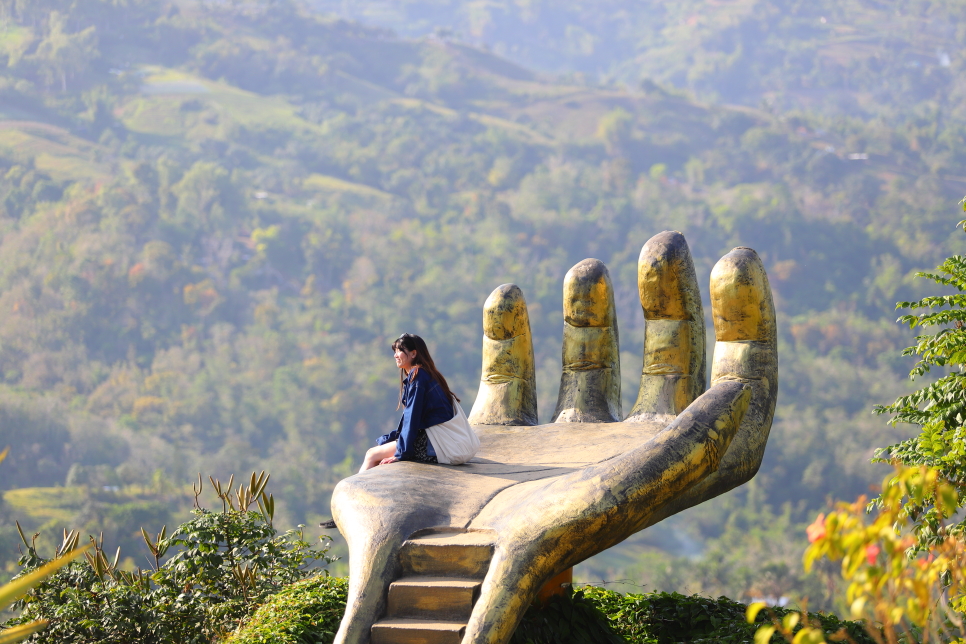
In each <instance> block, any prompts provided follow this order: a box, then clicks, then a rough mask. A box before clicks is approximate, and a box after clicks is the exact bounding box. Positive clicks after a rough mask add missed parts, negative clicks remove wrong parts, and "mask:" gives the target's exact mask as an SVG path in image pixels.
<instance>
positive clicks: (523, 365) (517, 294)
mask: <svg viewBox="0 0 966 644" xmlns="http://www.w3.org/2000/svg"><path fill="white" fill-rule="evenodd" d="M469 422H470V423H471V424H473V425H536V424H537V387H536V376H535V371H534V365H533V338H532V336H531V335H530V316H529V314H528V313H527V303H526V300H524V298H523V291H521V290H520V287H518V286H517V285H516V284H503V285H501V286H498V287H497V288H496V289H494V291H493V292H492V293H490V296H489V297H488V298H486V302H485V303H484V304H483V371H482V375H481V376H480V390H479V393H478V394H477V396H476V401H475V402H474V403H473V409H472V411H470V415H469Z"/></svg>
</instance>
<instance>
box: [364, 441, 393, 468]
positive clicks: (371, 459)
mask: <svg viewBox="0 0 966 644" xmlns="http://www.w3.org/2000/svg"><path fill="white" fill-rule="evenodd" d="M395 453H396V441H392V442H391V443H386V444H385V445H376V446H375V447H370V448H369V449H368V451H366V457H365V459H363V461H362V467H360V468H359V473H360V474H361V473H362V472H365V471H366V470H371V469H372V468H374V467H375V466H376V465H379V462H380V461H381V460H382V459H384V458H389V457H390V456H392V455H393V454H395Z"/></svg>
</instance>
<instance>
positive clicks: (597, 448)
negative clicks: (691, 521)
mask: <svg viewBox="0 0 966 644" xmlns="http://www.w3.org/2000/svg"><path fill="white" fill-rule="evenodd" d="M638 287H639V291H640V296H641V305H642V307H643V309H644V315H645V319H646V329H645V339H644V366H643V370H642V374H641V386H640V393H639V395H638V399H637V402H636V403H635V405H634V408H633V409H632V410H631V413H630V415H629V416H627V417H626V418H622V414H621V403H620V400H621V396H620V369H619V357H618V356H619V353H618V333H617V323H616V316H615V312H614V297H613V290H612V287H611V283H610V277H609V275H608V272H607V269H606V267H605V266H604V265H603V264H602V263H601V262H599V261H598V260H592V259H589V260H584V261H582V262H580V263H579V264H577V265H576V266H574V267H573V268H572V269H571V270H570V271H569V272H568V273H567V276H566V278H565V280H564V336H563V374H562V377H561V385H560V393H559V396H558V401H557V407H556V411H555V412H554V417H553V420H552V422H551V423H550V424H545V425H536V421H537V404H536V393H535V386H534V365H533V345H532V341H531V337H530V324H529V318H528V316H527V309H526V303H525V302H524V299H523V294H522V293H521V291H520V289H519V288H517V287H516V286H513V285H503V286H500V287H498V288H497V289H496V290H495V291H494V292H493V293H492V294H491V295H490V297H489V298H488V299H487V301H486V304H485V305H484V312H483V330H484V339H483V374H482V378H481V382H480V391H479V394H478V396H477V399H476V402H475V404H474V406H473V410H472V412H471V414H470V417H469V420H470V423H471V424H472V425H473V426H474V429H476V431H477V433H478V435H479V436H480V441H481V449H480V452H479V454H478V456H477V458H475V459H473V460H472V461H471V462H470V463H468V464H466V465H462V466H440V465H426V464H420V463H411V462H403V463H396V464H392V465H389V466H384V467H377V468H375V469H373V470H370V471H368V472H365V473H363V474H359V475H356V476H353V477H350V478H348V479H346V480H344V481H342V482H341V483H340V484H339V485H338V486H337V487H336V490H335V492H334V494H333V498H332V509H333V516H334V517H335V520H336V523H337V524H338V526H339V529H340V530H341V531H342V533H343V534H344V535H345V536H346V538H347V540H348V542H349V556H350V559H349V562H350V584H349V599H348V604H347V609H346V614H345V616H344V618H343V622H342V626H341V628H340V630H339V633H338V635H337V636H336V642H337V644H348V643H353V644H355V643H357V642H358V643H363V642H368V641H370V637H373V639H374V640H376V641H377V642H378V641H385V642H391V641H398V642H418V641H425V642H429V641H456V642H458V641H460V640H462V642H463V643H464V644H483V643H486V644H503V643H504V642H506V641H508V640H509V638H510V636H511V635H512V633H513V629H514V628H515V627H516V625H517V623H518V622H519V620H520V618H521V617H522V615H523V612H524V611H525V610H526V608H527V606H528V605H529V604H530V603H531V602H532V600H533V598H534V597H535V596H536V594H537V592H538V590H539V589H540V587H541V586H542V585H543V584H544V583H545V582H546V581H547V580H549V579H550V578H551V577H553V576H554V575H556V574H558V573H560V572H561V571H564V570H566V569H567V568H569V567H571V566H573V565H574V564H576V563H579V562H580V561H583V560H584V559H586V558H588V557H590V556H592V555H594V554H596V553H598V552H601V551H603V550H605V549H606V548H609V547H611V546H613V545H615V544H617V543H619V542H620V541H622V540H624V539H626V538H627V537H628V536H630V535H632V534H634V533H635V532H637V531H639V530H642V529H644V528H646V527H648V526H650V525H653V524H655V523H657V522H658V521H660V520H662V519H664V518H666V517H668V516H670V515H672V514H674V513H676V512H679V511H681V510H684V509H686V508H688V507H691V506H693V505H696V504H698V503H701V502H703V501H705V500H707V499H710V498H712V497H714V496H717V495H719V494H721V493H723V492H726V491H728V490H730V489H732V488H734V487H736V486H738V485H740V484H742V483H744V482H745V481H747V480H749V479H750V478H751V477H752V476H754V474H755V473H756V472H757V470H758V467H759V465H760V464H761V459H762V455H763V453H764V448H765V442H766V440H767V437H768V432H769V429H770V427H771V422H772V416H773V414H774V409H775V401H776V397H777V390H778V359H777V346H776V327H775V314H774V306H773V304H772V297H771V290H770V288H769V285H768V278H767V276H766V274H765V271H764V268H763V266H762V264H761V261H760V260H759V258H758V256H757V254H756V253H755V252H754V251H753V250H751V249H748V248H736V249H734V250H733V251H731V252H730V253H728V254H727V255H726V256H724V257H723V258H722V259H721V260H720V261H719V262H718V263H717V265H716V266H715V268H714V270H713V271H712V274H711V304H712V317H713V320H714V328H715V335H716V340H717V343H716V345H715V352H714V360H713V364H712V373H711V387H710V389H708V390H707V391H705V325H704V313H703V310H702V305H701V298H700V294H699V290H698V286H697V280H696V277H695V272H694V266H693V263H692V260H691V255H690V251H689V249H688V246H687V243H686V242H685V240H684V237H683V236H682V235H681V234H680V233H676V232H665V233H661V234H659V235H657V236H655V237H653V238H652V239H651V240H650V241H648V242H647V244H645V245H644V247H643V249H642V250H641V256H640V261H639V264H638ZM434 548H435V549H434ZM480 551H482V552H485V553H486V557H484V558H482V559H481V558H480V557H479V556H478V554H475V553H479V552H480ZM433 552H435V553H437V554H436V555H433V554H432V553H433ZM427 553H429V554H427ZM434 557H435V559H434ZM447 565H448V566H449V569H446V566H447ZM418 573H422V574H423V575H426V574H427V573H428V575H430V576H427V577H424V578H423V579H425V580H429V581H427V582H426V583H424V584H423V586H422V587H423V588H429V587H430V586H431V585H432V584H437V585H440V584H441V585H445V583H444V580H443V577H440V575H446V574H449V575H450V577H447V578H452V576H453V575H455V577H456V578H459V577H461V576H466V577H473V576H477V577H479V578H480V581H479V582H477V583H476V586H475V587H474V588H473V590H472V591H471V596H470V599H469V603H468V604H465V602H464V604H465V607H464V611H465V614H464V615H463V617H462V618H461V620H460V621H461V623H460V624H459V626H458V628H451V629H450V630H449V631H445V629H444V631H445V632H444V633H443V634H442V635H439V636H438V637H437V636H436V635H433V633H434V632H435V631H433V630H432V628H435V626H433V625H432V624H427V625H424V626H425V627H424V628H423V630H422V631H420V630H419V628H416V627H413V626H412V624H411V623H410V622H412V623H416V622H415V621H414V620H409V621H407V620H396V622H392V623H391V624H390V623H389V622H390V621H391V620H384V621H386V625H385V626H386V627H385V628H383V629H382V630H380V628H379V627H378V625H377V628H373V624H374V623H375V622H376V620H378V619H379V618H380V617H383V616H384V615H386V613H387V611H388V613H389V617H393V615H394V614H395V613H398V612H399V611H400V610H402V609H401V608H400V606H402V605H403V604H404V603H406V601H408V600H405V595H404V593H405V591H406V588H410V587H411V588H416V589H417V590H418V588H419V587H420V586H419V585H418V584H411V585H410V586H406V584H405V583H402V582H400V581H397V580H399V578H400V577H401V576H403V575H406V574H408V575H413V574H418ZM433 575H436V576H433ZM407 579H408V577H407ZM394 581H396V584H393V582H394ZM403 581H405V579H404V580H403ZM458 581H459V580H458V579H457V580H456V581H453V582H451V584H450V585H451V586H454V584H455V586H459V585H460V584H459V583H458ZM390 584H393V588H394V592H395V591H398V592H397V593H396V594H397V597H403V599H393V597H391V596H390V593H389V592H388V591H389V588H390ZM427 584H428V585H427ZM397 585H398V586H399V587H398V588H396V586H397ZM455 586H454V587H455ZM426 592H431V589H430V590H429V591H426ZM454 592H455V591H454ZM477 596H478V599H477ZM387 597H388V599H387ZM454 597H455V595H454ZM447 601H449V600H446V599H444V600H443V604H446V603H447ZM453 601H456V600H453ZM400 602H402V603H400ZM457 603H458V602H457ZM409 604H412V605H414V606H416V607H417V608H418V606H419V605H420V600H419V598H418V597H417V598H415V599H413V600H412V601H409ZM409 604H407V605H409ZM427 606H429V605H428V604H427ZM429 608H430V609H432V606H429ZM436 608H439V606H437V607H436ZM450 609H452V610H456V609H457V607H456V606H455V604H454V605H452V606H450ZM441 610H443V611H444V612H445V610H446V606H443V607H442V609H441ZM410 616H412V615H410ZM463 624H465V626H463ZM416 626H417V627H418V626H419V624H418V623H416ZM394 627H398V628H395V629H394ZM407 628H408V629H409V630H406V629H407ZM440 628H442V627H440ZM414 629H415V630H414ZM427 629H429V630H427ZM441 632H442V631H441ZM446 633H448V634H449V635H448V636H449V637H450V639H449V640H446V637H445V636H446Z"/></svg>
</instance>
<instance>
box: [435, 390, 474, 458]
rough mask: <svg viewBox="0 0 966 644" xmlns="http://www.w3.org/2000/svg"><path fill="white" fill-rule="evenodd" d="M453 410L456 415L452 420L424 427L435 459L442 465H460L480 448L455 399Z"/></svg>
mask: <svg viewBox="0 0 966 644" xmlns="http://www.w3.org/2000/svg"><path fill="white" fill-rule="evenodd" d="M453 411H454V412H456V415H455V416H453V419H452V420H448V421H446V422H445V423H440V424H439V425H433V426H432V427H427V428H426V433H427V434H429V440H430V442H431V443H432V444H433V449H435V450H436V460H437V461H439V462H440V463H443V464H444V465H462V464H463V463H465V462H466V461H468V460H470V459H471V458H473V457H474V456H476V453H477V452H478V451H479V450H480V439H479V438H478V437H477V435H476V432H474V431H473V428H472V427H470V422H469V421H468V420H466V414H465V413H463V408H462V407H461V406H460V404H459V403H458V402H457V401H456V400H453Z"/></svg>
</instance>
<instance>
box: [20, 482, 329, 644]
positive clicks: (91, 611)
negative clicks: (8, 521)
mask: <svg viewBox="0 0 966 644" xmlns="http://www.w3.org/2000/svg"><path fill="white" fill-rule="evenodd" d="M267 481H268V477H267V475H265V473H264V472H263V473H262V475H261V476H259V477H256V475H255V474H252V477H251V481H250V482H249V484H248V485H240V486H239V487H238V489H237V490H233V489H232V488H231V481H229V484H228V486H226V487H225V488H222V485H221V483H220V482H219V481H218V480H216V479H212V485H213V486H214V487H215V491H216V493H217V494H218V497H219V498H220V500H221V502H222V510H221V511H210V510H207V509H205V508H202V507H200V506H199V507H196V509H195V511H194V514H195V518H194V519H192V520H190V521H188V522H186V523H184V524H182V525H181V526H179V527H178V528H176V529H175V530H174V531H173V532H172V533H171V534H170V536H169V535H168V534H167V530H166V528H162V529H161V531H160V532H159V533H158V534H157V535H156V536H153V537H152V536H151V535H149V534H148V533H147V532H146V531H145V530H144V529H143V528H142V529H141V533H142V535H143V538H144V541H145V543H146V545H147V546H148V549H149V550H150V552H151V554H152V555H153V558H154V562H155V563H154V567H153V568H151V569H141V568H135V569H134V570H124V569H123V568H122V567H121V566H120V565H119V562H120V554H121V553H120V549H118V551H117V553H116V554H115V555H114V557H113V560H111V559H109V558H108V556H107V555H106V553H105V552H104V550H103V542H102V541H98V540H95V539H94V538H93V537H91V542H92V544H93V546H94V550H93V554H91V553H87V554H86V555H85V556H86V559H87V561H86V562H84V563H73V564H70V565H69V566H66V567H65V568H64V569H63V570H61V571H60V572H58V573H56V574H55V575H53V576H52V577H51V578H50V579H48V580H47V581H45V582H43V583H41V584H39V585H38V586H37V587H36V588H35V589H34V590H33V591H31V592H30V593H29V594H28V595H27V596H26V597H24V598H23V599H21V600H20V601H19V602H18V607H19V608H20V609H21V614H20V616H19V617H17V618H15V619H13V620H11V621H10V622H8V624H9V625H13V626H15V625H19V624H24V623H28V622H30V621H32V620H37V619H41V620H46V621H47V622H48V624H49V626H48V628H47V629H46V630H44V631H43V632H41V633H38V634H36V635H34V636H33V639H31V640H30V641H35V642H77V643H81V642H91V641H97V642H105V643H107V642H116V643H118V644H120V643H122V642H134V641H136V642H145V643H148V644H150V643H155V642H157V643H171V644H174V643H176V642H177V643H190V642H211V641H214V640H215V639H217V638H220V637H223V636H224V635H225V634H227V633H228V632H230V631H232V630H234V628H235V627H236V626H237V625H238V624H239V622H240V621H241V620H242V619H244V618H245V617H247V616H248V615H250V614H251V613H252V611H254V610H255V609H256V608H257V607H258V606H259V605H261V604H262V603H263V602H265V600H266V599H267V598H268V597H270V596H271V595H273V594H275V593H277V592H278V591H279V590H280V589H281V588H283V587H284V586H287V585H290V584H292V583H293V582H295V581H298V580H300V579H303V578H305V577H307V576H309V575H311V574H313V568H312V567H311V564H313V563H314V562H317V561H322V562H324V563H328V562H329V561H330V559H329V557H327V555H326V551H327V547H326V546H325V545H323V548H321V549H318V550H317V549H313V548H312V547H311V545H310V544H309V543H308V542H307V541H305V538H304V536H303V533H302V529H301V527H299V529H297V530H289V531H287V532H284V533H282V534H279V533H278V531H277V530H276V529H275V528H274V526H273V525H272V518H273V514H274V500H273V499H272V497H270V496H267V495H265V493H264V491H263V490H264V486H265V484H266V483H267ZM200 494H201V487H200V483H199V485H198V486H196V501H197V495H200ZM256 502H257V504H258V508H259V509H258V510H257V511H254V510H250V509H249V507H250V506H251V505H252V504H253V503H256ZM21 536H23V535H21ZM79 537H80V534H79V533H77V532H75V531H70V532H67V531H65V532H64V541H63V543H62V544H61V546H60V547H59V548H58V549H57V553H56V556H62V555H65V554H70V553H73V552H74V551H76V550H77V544H78V541H79ZM23 544H24V546H25V548H26V553H25V554H24V555H23V556H22V557H21V559H20V565H21V567H22V569H23V570H24V571H25V573H26V572H29V571H32V570H34V569H37V568H38V567H40V566H43V565H45V564H46V563H47V561H46V560H45V559H44V558H43V557H41V555H40V554H39V553H38V551H37V548H36V546H35V544H34V543H33V542H28V541H27V539H26V538H24V539H23ZM169 551H170V552H173V555H172V556H170V557H169V558H167V559H166V560H165V556H166V555H167V554H168V553H169Z"/></svg>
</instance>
